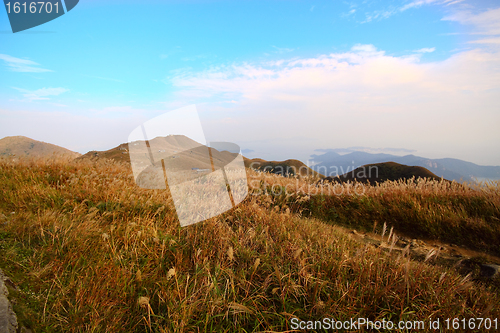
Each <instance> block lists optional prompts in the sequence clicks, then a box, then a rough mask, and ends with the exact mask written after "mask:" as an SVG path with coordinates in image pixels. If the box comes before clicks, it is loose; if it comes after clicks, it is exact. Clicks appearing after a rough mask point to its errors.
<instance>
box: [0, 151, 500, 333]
mask: <svg viewBox="0 0 500 333" xmlns="http://www.w3.org/2000/svg"><path fill="white" fill-rule="evenodd" d="M249 175H250V179H249V180H250V188H251V190H252V191H253V192H252V194H251V195H249V197H248V198H247V199H245V200H244V202H243V203H241V204H240V205H239V206H238V207H236V208H235V209H233V210H232V211H230V212H227V213H225V214H223V215H221V216H218V217H217V218H212V219H209V220H207V221H206V222H203V223H198V224H196V225H192V226H189V227H186V228H181V227H180V226H179V222H178V220H177V218H176V215H175V212H174V211H173V204H172V200H171V198H169V197H168V195H167V194H166V191H161V190H144V189H140V188H138V187H137V186H136V185H135V184H134V181H133V178H132V175H131V172H130V170H129V168H128V167H127V166H124V165H120V164H116V163H112V162H105V161H100V162H90V161H79V162H67V161H56V160H52V161H49V162H44V161H16V162H12V161H9V160H2V161H0V191H1V192H2V196H1V197H0V212H1V214H2V215H0V220H1V221H0V224H1V226H0V267H1V268H2V269H4V271H5V272H6V273H7V274H8V275H10V276H11V277H12V279H13V281H15V282H16V283H17V284H18V286H19V290H17V291H16V290H11V294H12V295H13V297H14V298H15V299H16V300H17V303H16V305H15V307H16V310H17V312H18V313H19V314H20V319H21V321H22V322H23V323H24V324H26V325H30V326H32V327H33V328H34V330H35V331H36V332H38V331H40V332H42V331H43V332H59V331H70V332H73V331H74V332H118V331H124V332H144V331H151V332H204V331H214V332H234V331H241V332H255V331H282V330H287V329H290V319H291V318H293V317H298V318H300V319H302V320H313V319H316V320H320V319H321V318H323V317H329V318H335V319H338V320H348V319H350V318H359V317H364V318H369V319H371V320H377V319H379V320H382V319H386V320H393V321H398V320H428V319H429V318H443V319H444V318H454V317H460V318H467V319H468V318H471V317H490V318H497V317H499V314H500V310H499V308H498V304H500V295H499V294H498V293H497V292H496V291H495V290H493V289H491V288H488V287H485V286H482V285H477V284H475V283H473V282H471V281H469V280H468V279H467V278H464V277H463V276H460V275H459V274H458V273H456V272H455V271H453V270H448V269H445V270H443V269H439V268H437V267H434V266H430V265H428V264H427V263H423V262H414V261H412V260H410V259H409V258H408V257H406V256H404V255H403V254H395V253H394V252H392V253H386V252H383V251H381V250H380V249H377V248H375V247H372V246H369V245H364V244H360V243H358V242H357V241H355V240H354V239H352V238H351V237H350V236H349V235H348V234H346V233H345V232H343V231H342V230H341V229H339V228H338V227H336V226H335V225H333V224H332V222H334V221H335V220H336V219H337V220H339V221H340V222H343V223H345V222H346V221H347V219H348V214H351V215H352V216H351V217H350V219H351V223H352V224H356V223H357V221H358V218H359V214H368V213H367V212H368V211H369V210H368V208H367V207H372V206H373V208H370V209H373V210H374V212H376V210H377V209H380V208H377V207H378V206H377V204H375V203H374V202H375V201H376V200H378V201H377V202H380V203H381V204H382V203H383V204H384V205H385V206H386V208H387V209H389V210H390V209H391V207H390V206H391V204H392V205H393V207H392V209H393V210H394V211H396V210H397V207H399V205H403V203H406V202H413V201H412V200H415V198H420V199H419V200H420V201H418V202H419V204H420V205H423V204H422V202H423V203H425V202H428V204H427V205H426V206H425V205H424V206H422V207H421V208H419V211H420V212H421V213H420V214H422V216H423V217H426V216H433V214H434V215H436V216H437V215H438V212H440V210H439V209H444V208H439V207H441V206H442V205H443V204H442V203H440V202H439V201H435V200H437V199H436V198H441V199H440V200H445V199H446V198H448V199H446V200H451V201H452V202H455V201H457V202H458V201H460V200H464V201H463V203H460V202H458V203H460V205H462V206H457V207H462V208H460V209H465V210H466V212H463V213H461V212H458V213H457V214H459V213H460V214H469V213H470V211H468V210H467V209H469V208H467V207H466V204H467V203H469V202H472V201H470V200H472V199H471V198H482V199H481V200H485V202H487V203H488V204H490V203H491V204H492V205H493V208H492V209H496V211H494V214H497V215H494V216H496V217H498V216H499V215H498V207H499V205H498V187H492V188H490V189H485V190H484V192H478V191H476V192H474V193H472V192H470V191H472V190H470V191H469V190H468V189H461V188H460V189H459V188H453V189H445V188H444V187H441V188H439V189H438V190H436V187H432V186H430V185H425V186H424V185H421V187H420V188H419V187H418V186H417V187H415V186H414V185H404V184H392V185H391V184H387V185H383V186H377V187H373V188H368V189H367V190H366V195H363V196H357V195H343V196H334V195H333V196H328V195H316V196H314V195H313V196H309V195H307V193H306V194H300V193H299V190H300V186H299V185H300V184H302V185H304V186H308V185H310V183H308V182H307V179H301V180H298V182H297V181H296V180H295V179H286V178H282V177H277V176H272V175H266V174H260V173H254V172H249ZM287 184H288V187H289V188H288V189H287V190H289V191H290V192H289V193H288V195H287V194H282V195H266V194H264V193H258V192H259V190H260V191H262V190H263V189H266V188H267V187H272V186H273V185H274V186H275V187H274V188H275V189H277V187H278V186H287ZM297 184H298V185H297ZM346 186H349V185H346ZM433 186H434V185H433ZM436 186H438V185H436ZM292 190H293V191H292ZM436 191H437V192H436ZM495 191H496V192H495ZM495 193H496V194H495ZM495 195H496V197H495ZM405 198H406V199H405ZM322 200H323V201H322ZM352 200H357V201H352ZM363 200H372V201H373V202H372V201H368V202H369V203H366V202H364V201H363ZM398 200H399V201H398ZM433 200H434V201H433ZM474 200H479V199H474ZM353 202H358V205H359V207H358V210H356V208H354V207H352V208H349V209H344V210H342V211H341V212H342V214H343V215H342V216H345V220H344V219H341V218H338V217H335V218H333V219H332V218H330V217H331V216H330V215H328V214H330V213H328V212H331V211H332V208H336V209H337V210H339V211H340V208H339V207H346V206H345V205H348V204H352V203H353ZM393 202H395V203H393ZM314 207H316V208H314ZM401 207H403V206H401ZM464 207H465V208H464ZM480 207H482V206H480ZM401 209H402V208H401ZM447 209H448V210H446V212H447V211H451V210H452V208H447ZM460 209H459V210H460ZM470 209H471V210H473V209H475V208H474V207H473V208H470ZM356 211H358V212H361V213H359V214H358V215H357V214H356ZM404 212H405V210H404V209H402V210H401V212H400V214H403V213H404ZM372 213H373V212H372ZM336 214H337V215H338V216H340V215H339V214H338V212H337V213H336ZM374 214H375V213H374ZM387 214H390V213H389V212H388V213H387ZM423 217H422V218H423ZM432 221H433V222H432V223H437V222H436V221H438V220H436V219H435V220H432ZM325 222H326V223H325ZM361 222H363V221H361ZM361 224H363V223H361ZM371 226H372V227H373V219H372V224H371ZM396 229H397V226H396ZM436 229H439V228H437V227H436Z"/></svg>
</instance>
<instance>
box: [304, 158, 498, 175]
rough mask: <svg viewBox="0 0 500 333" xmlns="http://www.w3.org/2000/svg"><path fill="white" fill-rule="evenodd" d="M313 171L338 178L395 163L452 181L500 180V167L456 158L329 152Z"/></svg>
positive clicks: (316, 159) (314, 160) (317, 162)
mask: <svg viewBox="0 0 500 333" xmlns="http://www.w3.org/2000/svg"><path fill="white" fill-rule="evenodd" d="M312 157H313V159H312V160H313V162H314V167H313V169H314V170H315V171H317V172H319V173H322V174H324V175H326V176H332V177H335V176H338V175H343V174H345V173H347V172H350V171H351V172H352V170H354V169H355V168H358V167H360V166H362V165H367V164H374V163H384V162H395V163H399V164H404V165H408V166H420V167H424V168H426V169H428V170H429V171H431V172H432V173H434V174H435V175H436V176H438V177H443V178H445V179H448V180H456V181H460V180H464V181H471V180H474V178H488V179H500V166H481V165H477V164H474V163H471V162H466V161H462V160H459V159H453V158H442V159H429V158H425V157H419V156H415V155H406V156H396V155H391V154H370V153H366V152H359V151H358V152H352V153H349V154H345V155H340V154H338V153H336V152H327V153H325V154H322V155H313V156H312Z"/></svg>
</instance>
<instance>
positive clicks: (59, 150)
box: [0, 136, 80, 158]
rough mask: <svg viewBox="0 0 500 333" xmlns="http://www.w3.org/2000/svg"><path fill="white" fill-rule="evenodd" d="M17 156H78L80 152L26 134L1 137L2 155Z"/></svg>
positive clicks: (0, 152) (0, 151)
mask: <svg viewBox="0 0 500 333" xmlns="http://www.w3.org/2000/svg"><path fill="white" fill-rule="evenodd" d="M13 155H14V156H16V157H26V156H28V157H54V156H61V155H64V156H68V157H73V158H75V157H78V156H80V154H79V153H76V152H74V151H71V150H69V149H66V148H63V147H59V146H56V145H53V144H50V143H46V142H41V141H37V140H33V139H30V138H27V137H25V136H7V137H5V138H3V139H0V156H13Z"/></svg>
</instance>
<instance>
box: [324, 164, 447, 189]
mask: <svg viewBox="0 0 500 333" xmlns="http://www.w3.org/2000/svg"><path fill="white" fill-rule="evenodd" d="M412 177H415V179H417V178H430V179H434V180H441V178H440V177H438V176H436V175H435V174H433V173H432V172H430V171H429V170H427V169H426V168H423V167H420V166H408V165H403V164H399V163H395V162H385V163H375V164H367V165H364V166H361V167H359V168H356V169H354V170H353V171H350V172H348V173H345V174H343V175H340V176H338V177H326V178H324V179H323V180H322V181H321V182H325V181H330V182H331V181H337V182H341V183H343V182H347V181H350V182H353V181H357V182H361V183H367V182H370V183H371V184H374V183H375V182H379V183H382V182H384V181H387V180H392V181H394V180H400V179H410V178H412Z"/></svg>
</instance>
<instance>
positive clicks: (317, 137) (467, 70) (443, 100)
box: [0, 0, 500, 166]
mask: <svg viewBox="0 0 500 333" xmlns="http://www.w3.org/2000/svg"><path fill="white" fill-rule="evenodd" d="M89 22H90V23H89ZM0 31H1V33H0V75H1V77H2V79H0V119H1V121H0V137H1V138H3V137H6V136H16V135H23V136H26V137H29V138H32V139H35V140H39V141H44V142H48V143H52V144H56V145H59V146H61V147H64V148H67V149H70V150H73V151H76V152H79V153H82V154H83V153H86V152H88V151H91V150H107V149H111V148H113V147H116V146H117V145H119V144H121V143H125V142H127V137H128V135H129V133H130V132H131V131H132V130H133V129H134V128H136V127H137V126H139V125H140V124H142V123H143V122H145V121H147V120H149V119H152V118H154V117H156V116H158V115H160V114H163V113H165V112H168V111H172V110H175V109H178V108H180V107H184V106H187V105H192V104H195V105H196V106H197V108H198V111H199V115H200V118H201V123H202V125H203V129H204V134H205V137H206V139H207V141H228V142H234V143H236V144H238V145H239V146H240V147H241V148H242V149H244V150H247V151H248V153H247V154H246V155H245V156H249V157H260V158H263V159H267V160H285V159H298V160H301V161H304V162H305V161H306V160H307V159H308V158H309V157H310V156H311V155H312V154H318V155H319V154H321V152H319V151H318V150H328V149H337V150H339V151H342V150H346V151H347V150H349V149H354V148H353V147H355V148H356V149H365V150H367V151H374V152H377V151H378V152H383V151H386V153H390V154H394V155H401V156H402V155H408V154H413V155H417V156H422V157H426V158H433V159H434V158H456V159H461V160H465V161H469V162H473V163H475V164H479V165H495V166H500V154H499V153H498V152H499V151H500V131H498V124H500V112H499V110H500V97H499V96H500V4H499V3H498V2H495V1H489V0H474V1H472V0H400V1H391V2H388V1H378V0H370V1H342V2H341V1H338V2H330V1H310V2H295V1H294V2H285V1H251V2H250V1H238V2H236V1H216V0H192V1H188V2H182V1H177V0H175V1H174V0H172V1H158V0H148V1H142V2H139V1H135V0H130V1H126V2H119V1H116V0H109V1H81V2H80V3H79V4H78V6H76V7H75V8H74V9H73V10H71V12H69V13H67V14H66V15H64V16H61V17H59V18H57V19H55V20H53V21H50V22H48V23H45V24H43V25H40V26H38V27H35V28H32V29H29V30H27V31H24V32H19V33H15V34H13V33H12V32H11V28H10V25H9V20H8V18H7V13H6V11H5V10H3V9H2V10H0ZM391 149H394V151H393V152H389V151H391ZM398 149H399V150H400V151H399V152H398ZM250 151H251V152H250ZM408 151H410V152H411V153H408ZM495 152H497V153H495Z"/></svg>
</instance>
